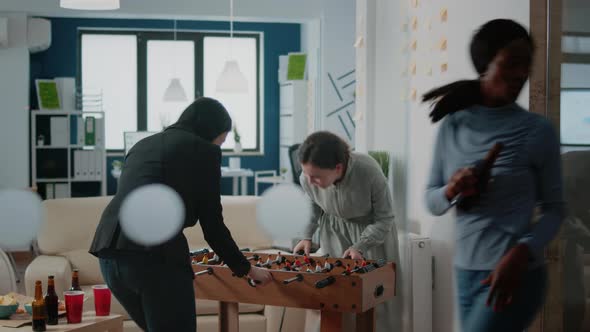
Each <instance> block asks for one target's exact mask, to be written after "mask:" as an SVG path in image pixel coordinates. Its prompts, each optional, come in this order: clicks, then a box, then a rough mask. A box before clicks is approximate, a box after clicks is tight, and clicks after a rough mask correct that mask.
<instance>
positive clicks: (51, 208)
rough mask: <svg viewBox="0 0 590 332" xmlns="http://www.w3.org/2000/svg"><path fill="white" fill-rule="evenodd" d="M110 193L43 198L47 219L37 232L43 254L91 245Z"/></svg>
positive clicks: (59, 252)
mask: <svg viewBox="0 0 590 332" xmlns="http://www.w3.org/2000/svg"><path fill="white" fill-rule="evenodd" d="M111 198H112V197H110V196H107V197H87V198H65V199H49V200H45V201H43V208H44V210H45V216H46V220H47V222H45V223H44V224H43V225H42V226H41V229H40V230H39V234H38V236H37V243H38V245H39V250H40V251H41V253H42V254H44V255H59V254H61V253H65V252H68V251H72V250H76V249H85V250H88V248H90V244H91V243H92V239H93V238H94V232H95V230H96V226H97V225H98V222H99V220H100V217H101V215H102V211H103V210H104V208H105V207H106V206H107V204H108V203H109V202H110V201H111Z"/></svg>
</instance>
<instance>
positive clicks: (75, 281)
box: [70, 269, 82, 291]
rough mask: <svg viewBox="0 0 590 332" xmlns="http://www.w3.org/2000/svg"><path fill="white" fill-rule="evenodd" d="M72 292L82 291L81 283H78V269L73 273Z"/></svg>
mask: <svg viewBox="0 0 590 332" xmlns="http://www.w3.org/2000/svg"><path fill="white" fill-rule="evenodd" d="M70 290H71V291H81V290H82V288H80V281H78V269H74V271H73V272H72V287H70Z"/></svg>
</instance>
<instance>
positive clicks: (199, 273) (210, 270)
mask: <svg viewBox="0 0 590 332" xmlns="http://www.w3.org/2000/svg"><path fill="white" fill-rule="evenodd" d="M203 274H213V269H212V268H210V267H208V268H207V269H205V270H203V271H200V272H195V276H200V275H203Z"/></svg>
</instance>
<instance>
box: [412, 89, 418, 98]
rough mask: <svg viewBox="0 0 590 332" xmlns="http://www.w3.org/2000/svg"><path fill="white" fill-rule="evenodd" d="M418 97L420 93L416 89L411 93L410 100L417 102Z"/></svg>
mask: <svg viewBox="0 0 590 332" xmlns="http://www.w3.org/2000/svg"><path fill="white" fill-rule="evenodd" d="M417 96H418V92H417V91H416V89H414V88H413V89H412V92H410V99H412V101H416V98H417Z"/></svg>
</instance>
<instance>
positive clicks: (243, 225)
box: [184, 196, 273, 249]
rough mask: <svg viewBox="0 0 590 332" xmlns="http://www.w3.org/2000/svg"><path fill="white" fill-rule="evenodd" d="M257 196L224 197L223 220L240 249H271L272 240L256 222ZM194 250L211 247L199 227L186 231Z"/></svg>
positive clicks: (222, 198)
mask: <svg viewBox="0 0 590 332" xmlns="http://www.w3.org/2000/svg"><path fill="white" fill-rule="evenodd" d="M258 202H259V197H257V196H222V197H221V204H222V206H223V219H224V222H225V225H226V226H227V228H228V229H229V230H230V232H231V234H232V237H233V238H234V240H235V241H236V243H237V244H238V246H239V247H240V248H250V249H257V248H270V247H272V243H273V242H272V239H271V238H270V236H268V235H267V234H266V233H265V231H264V230H263V229H262V228H260V226H258V222H257V221H256V207H257V204H258ZM184 234H185V236H186V238H187V239H188V243H189V246H190V247H191V248H192V249H200V248H205V247H209V245H208V244H207V242H206V241H205V239H204V237H203V231H202V230H201V227H200V226H199V225H197V226H195V227H191V228H187V229H185V230H184Z"/></svg>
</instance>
